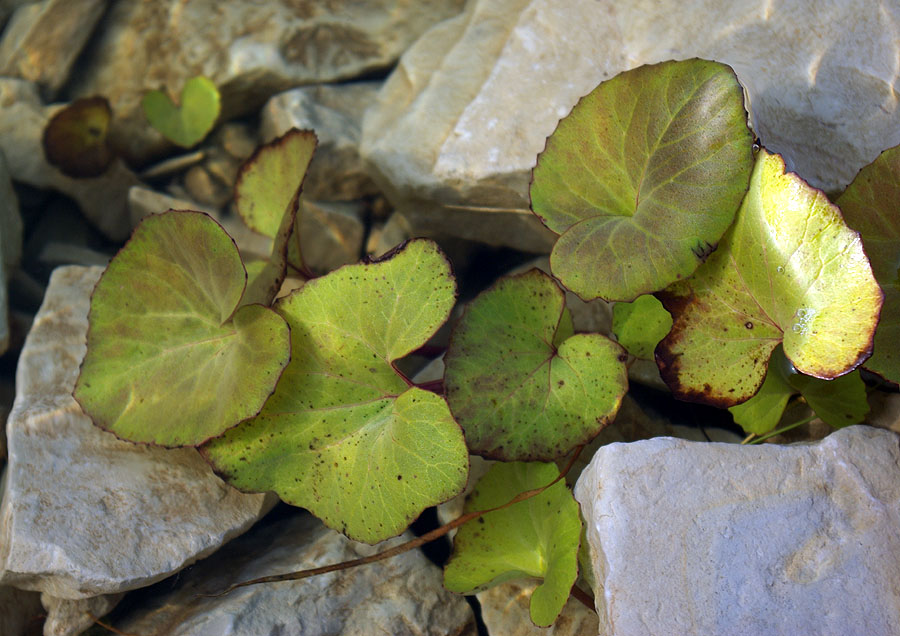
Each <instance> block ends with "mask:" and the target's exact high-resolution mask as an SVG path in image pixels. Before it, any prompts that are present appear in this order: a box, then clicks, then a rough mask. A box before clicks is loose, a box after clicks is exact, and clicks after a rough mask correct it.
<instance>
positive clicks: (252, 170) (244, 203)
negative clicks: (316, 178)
mask: <svg viewBox="0 0 900 636" xmlns="http://www.w3.org/2000/svg"><path fill="white" fill-rule="evenodd" d="M316 143H317V141H316V135H315V133H313V132H312V131H311V130H297V129H296V128H292V129H291V130H289V131H288V132H286V133H285V134H284V135H282V136H281V137H279V138H278V139H275V140H273V141H271V142H270V143H268V144H266V145H264V146H260V147H259V148H258V149H257V150H256V152H255V153H253V155H252V156H251V157H250V158H249V159H247V161H245V162H244V165H242V166H241V169H240V172H238V176H237V180H236V181H235V184H234V205H235V208H236V209H237V211H238V214H240V215H241V218H242V219H244V223H246V224H247V227H249V228H250V229H251V230H253V231H254V232H259V233H260V234H262V235H264V236H269V237H274V236H275V235H276V233H277V232H278V228H279V226H280V224H281V220H282V218H283V216H284V211H285V209H287V207H288V204H289V203H290V202H291V199H292V198H293V197H294V195H295V194H296V192H297V189H298V188H300V186H301V184H302V183H303V178H304V177H305V176H306V169H307V168H308V167H309V162H310V161H311V160H312V156H313V153H314V152H315V150H316Z"/></svg>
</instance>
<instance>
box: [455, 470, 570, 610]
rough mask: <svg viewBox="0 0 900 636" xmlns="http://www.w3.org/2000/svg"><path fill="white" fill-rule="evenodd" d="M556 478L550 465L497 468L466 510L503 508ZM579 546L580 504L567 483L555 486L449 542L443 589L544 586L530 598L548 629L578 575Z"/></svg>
mask: <svg viewBox="0 0 900 636" xmlns="http://www.w3.org/2000/svg"><path fill="white" fill-rule="evenodd" d="M558 475H559V468H557V467H556V466H555V465H554V464H538V463H530V464H525V463H518V462H517V463H499V464H495V465H494V466H492V467H491V469H490V470H489V471H488V473H487V474H486V475H485V476H484V477H482V478H481V480H479V482H478V485H477V486H475V490H474V491H473V492H472V494H471V495H469V497H468V498H467V499H466V506H465V511H466V512H471V511H473V510H487V509H490V508H495V507H497V506H501V505H503V504H505V503H506V502H508V501H509V500H510V499H512V498H513V497H514V496H516V495H517V494H519V493H520V492H524V491H526V490H531V489H534V488H540V487H541V486H545V485H546V484H548V483H550V482H551V481H553V480H554V479H556V477H557V476H558ZM580 539H581V517H580V515H579V512H578V504H577V503H576V501H575V499H574V498H573V497H572V493H571V491H570V490H569V489H568V488H566V485H565V481H559V482H557V483H555V484H553V486H551V487H550V488H548V489H547V490H545V491H544V492H542V493H541V494H539V495H536V496H534V497H531V498H530V499H526V500H525V501H520V502H519V503H515V504H513V505H512V506H509V507H508V508H504V509H502V510H497V511H495V512H489V513H488V514H486V515H484V516H482V517H480V518H479V519H477V520H476V521H471V522H469V523H467V524H465V525H463V526H462V527H461V528H460V529H459V532H458V533H457V534H456V537H455V538H454V539H453V555H452V556H451V557H450V561H449V562H448V563H447V565H446V567H445V568H444V585H445V586H446V588H447V589H448V590H450V591H452V592H458V593H460V594H472V593H474V592H479V591H481V590H484V589H487V588H489V587H493V586H494V585H499V584H500V583H504V582H506V581H510V580H513V579H520V578H530V577H537V578H540V579H543V583H541V585H539V586H538V587H537V588H535V590H534V593H533V594H532V595H531V620H532V621H533V622H534V624H535V625H539V626H541V627H547V626H549V625H551V624H552V623H553V621H555V620H556V617H557V616H559V613H560V612H561V611H562V608H563V605H565V603H566V600H567V599H568V598H569V590H571V589H572V585H573V584H574V583H575V578H576V577H577V576H578V563H577V560H578V545H579V542H580Z"/></svg>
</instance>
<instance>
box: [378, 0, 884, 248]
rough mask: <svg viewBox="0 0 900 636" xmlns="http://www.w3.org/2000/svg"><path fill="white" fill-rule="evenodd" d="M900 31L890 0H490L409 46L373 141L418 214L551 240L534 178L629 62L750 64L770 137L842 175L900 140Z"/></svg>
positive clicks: (421, 223)
mask: <svg viewBox="0 0 900 636" xmlns="http://www.w3.org/2000/svg"><path fill="white" fill-rule="evenodd" d="M898 31H900V6H898V5H897V4H896V3H884V2H881V3H872V2H862V1H854V2H847V1H846V0H827V1H825V2H821V1H819V0H753V1H751V2H719V1H718V0H697V1H694V2H681V1H678V0H665V1H662V2H661V1H659V0H637V1H635V2H615V1H614V0H599V1H598V0H477V1H474V2H471V3H469V5H468V6H467V9H466V12H465V13H464V14H462V15H460V16H457V17H455V18H453V19H450V20H447V21H444V22H442V23H441V24H439V25H437V26H435V27H434V28H432V29H431V30H430V31H429V32H428V33H426V34H425V35H423V36H422V37H421V38H420V39H419V40H418V41H417V42H416V44H415V45H413V46H412V47H411V48H410V49H409V50H408V51H407V52H406V53H405V54H404V55H403V57H402V58H401V61H400V64H399V65H398V67H397V69H396V70H395V71H394V72H393V74H392V75H391V76H390V77H389V78H388V80H387V82H386V84H385V86H384V88H383V89H382V91H381V93H380V95H379V99H378V103H377V105H376V106H374V107H373V108H372V109H371V110H370V111H369V112H368V113H367V114H366V118H365V121H364V125H363V140H362V153H363V157H364V158H365V159H366V160H367V161H368V162H369V163H370V165H371V166H372V171H373V176H374V177H375V178H376V182H378V184H379V185H380V186H382V187H383V188H384V189H385V191H386V192H387V193H388V194H389V197H390V198H391V200H392V202H393V203H394V204H395V205H396V206H397V208H398V210H400V211H401V212H402V213H404V214H406V215H407V217H408V218H409V220H410V221H411V222H412V223H413V224H414V225H416V226H417V229H418V227H425V226H426V225H427V226H428V227H429V228H430V229H432V231H434V230H435V229H438V230H440V231H444V232H449V233H452V234H454V235H457V236H464V237H467V238H475V239H479V240H484V241H486V242H491V243H498V244H506V245H512V246H515V247H520V248H525V249H541V248H543V249H546V246H547V245H549V242H550V241H551V240H552V236H551V235H549V233H548V232H547V231H546V230H544V229H543V228H542V227H541V226H540V224H539V223H537V221H536V219H534V218H532V217H531V216H530V215H529V214H528V212H527V209H528V195H527V193H528V181H529V176H530V171H531V168H532V167H533V165H534V162H535V157H536V155H537V154H538V153H539V152H540V151H541V150H542V149H543V148H544V143H545V139H546V137H547V136H548V135H549V134H550V133H551V132H553V130H554V128H555V127H556V124H557V122H558V120H559V119H560V118H561V117H563V116H564V115H566V114H567V113H568V112H569V111H570V110H571V108H572V106H573V105H574V104H575V103H576V101H577V100H578V99H579V98H580V97H581V96H582V95H585V94H586V93H588V92H589V91H590V90H592V89H593V88H594V87H595V86H596V85H597V84H599V83H600V82H601V81H603V80H605V79H608V78H609V77H612V76H613V75H615V74H617V73H618V72H620V71H623V70H626V69H629V68H634V67H636V66H640V65H642V64H648V63H654V62H659V61H663V60H668V59H686V58H690V57H705V58H710V59H715V60H719V61H722V62H726V63H728V64H731V65H732V66H733V67H734V68H735V70H736V71H737V74H738V77H739V78H740V80H741V81H742V82H743V83H744V86H745V87H746V88H747V92H748V93H749V97H750V104H749V105H750V107H751V115H752V121H753V126H754V128H755V131H756V133H757V134H758V135H759V136H760V137H761V139H762V141H763V143H764V144H765V145H766V147H768V148H769V149H770V150H773V151H775V152H779V153H783V154H784V155H785V157H786V159H787V162H788V166H789V167H790V168H791V169H793V170H796V171H797V172H798V173H799V174H800V175H801V176H803V177H804V178H806V179H808V180H809V181H810V182H811V183H812V184H813V185H815V186H817V187H821V188H824V189H825V190H826V191H830V190H836V189H840V188H842V187H843V186H844V185H846V184H847V183H848V182H849V181H850V180H851V179H852V178H853V176H854V175H855V174H856V172H857V171H858V170H859V169H860V168H862V167H863V166H864V165H866V164H867V163H869V162H870V161H872V160H873V159H875V157H876V156H877V155H878V154H879V152H880V151H881V150H884V149H885V148H888V147H890V146H893V145H896V144H897V143H898V142H900V103H898V100H897V91H898V89H900V80H898V77H900V68H898V66H897V63H896V60H897V56H898V51H900V39H898V38H897V33H898ZM698 34H702V37H698Z"/></svg>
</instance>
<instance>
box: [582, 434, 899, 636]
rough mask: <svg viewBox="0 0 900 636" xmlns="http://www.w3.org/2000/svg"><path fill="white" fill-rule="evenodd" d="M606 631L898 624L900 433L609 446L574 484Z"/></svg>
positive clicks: (775, 630) (824, 631)
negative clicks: (782, 442) (805, 440)
mask: <svg viewBox="0 0 900 636" xmlns="http://www.w3.org/2000/svg"><path fill="white" fill-rule="evenodd" d="M575 498H576V499H577V500H578V502H579V503H580V504H581V507H582V512H583V513H584V517H585V520H586V524H587V537H588V542H589V546H590V552H591V559H592V561H593V574H594V577H595V580H596V581H597V583H598V587H597V589H596V604H597V612H598V614H599V616H600V633H601V634H615V636H631V635H635V636H637V635H640V636H645V635H646V634H692V635H693V636H707V635H708V636H724V635H731V634H734V635H738V634H739V635H741V636H756V635H759V636H763V635H769V634H817V635H819V636H832V635H833V636H844V635H846V634H896V633H897V626H898V625H900V596H898V593H897V590H900V436H898V435H897V434H896V433H892V432H890V431H884V430H880V429H876V428H872V427H867V426H853V427H849V428H845V429H841V430H839V431H836V432H835V433H832V434H831V435H830V436H829V437H827V438H825V439H824V440H822V441H820V442H817V443H814V444H796V445H790V446H778V445H773V444H765V445H762V446H751V447H747V446H741V445H738V444H720V443H698V442H688V441H684V440H678V439H672V438H657V439H652V440H646V441H640V442H634V443H631V444H611V445H609V446H604V447H602V448H600V449H599V450H598V451H597V453H596V454H595V455H594V457H593V459H592V460H591V463H590V465H589V466H588V468H587V469H586V470H585V471H584V472H583V473H582V475H581V477H580V478H579V480H578V483H577V485H576V487H575Z"/></svg>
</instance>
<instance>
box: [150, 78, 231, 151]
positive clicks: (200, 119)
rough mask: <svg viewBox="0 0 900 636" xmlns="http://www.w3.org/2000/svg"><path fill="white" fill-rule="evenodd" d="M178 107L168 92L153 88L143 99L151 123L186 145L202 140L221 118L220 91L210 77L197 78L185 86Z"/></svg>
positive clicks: (163, 133)
mask: <svg viewBox="0 0 900 636" xmlns="http://www.w3.org/2000/svg"><path fill="white" fill-rule="evenodd" d="M180 101H181V104H180V105H178V106H176V105H175V104H174V103H172V100H171V99H170V98H169V96H168V95H166V94H165V93H164V92H162V91H159V90H153V91H149V92H148V93H147V94H146V95H144V99H143V100H141V106H143V108H144V114H145V115H146V116H147V120H148V121H149V122H150V125H151V126H153V127H154V128H155V129H156V130H158V131H159V132H160V133H162V135H163V136H164V137H165V138H166V139H168V140H169V141H171V142H172V143H175V144H177V145H179V146H181V147H183V148H190V147H191V146H193V145H195V144H197V143H199V142H200V141H201V140H202V139H203V138H204V137H206V135H207V133H209V131H210V130H212V127H213V126H214V125H215V123H216V119H218V118H219V110H220V104H219V90H218V89H217V88H216V85H215V84H214V83H213V81H212V80H210V79H208V78H206V77H193V78H191V79H189V80H188V81H187V82H185V84H184V87H183V88H182V89H181V100H180Z"/></svg>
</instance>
